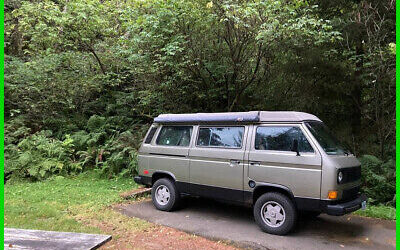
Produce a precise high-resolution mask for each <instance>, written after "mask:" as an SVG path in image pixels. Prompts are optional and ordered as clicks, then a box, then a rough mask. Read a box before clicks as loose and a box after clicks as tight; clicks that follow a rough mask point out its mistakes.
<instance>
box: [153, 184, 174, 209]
mask: <svg viewBox="0 0 400 250" xmlns="http://www.w3.org/2000/svg"><path fill="white" fill-rule="evenodd" d="M155 197H156V201H157V203H158V204H160V205H162V206H165V205H167V204H168V202H169V198H170V197H171V195H170V192H169V189H168V188H167V187H166V186H164V185H160V186H158V187H157V189H156V192H155Z"/></svg>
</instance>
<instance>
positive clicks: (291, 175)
mask: <svg viewBox="0 0 400 250" xmlns="http://www.w3.org/2000/svg"><path fill="white" fill-rule="evenodd" d="M269 125H271V126H277V125H276V124H262V126H269ZM280 125H282V126H299V127H300V128H302V126H301V124H280ZM257 126H258V125H254V126H253V132H252V142H251V145H250V151H249V165H248V167H249V169H248V177H249V179H250V180H254V181H255V182H256V183H270V184H278V185H282V186H285V187H287V188H288V189H289V190H290V191H291V192H292V193H293V195H294V197H295V198H311V199H320V189H321V171H322V168H321V164H322V160H321V155H320V153H319V151H318V150H317V148H316V147H315V144H314V142H313V141H312V140H311V138H309V136H308V135H307V134H306V133H304V129H302V131H303V134H304V135H305V136H306V138H307V140H308V141H309V143H310V144H311V146H312V147H313V149H314V153H300V156H296V152H288V151H286V152H282V151H272V150H256V149H255V146H254V145H255V134H256V132H255V130H256V128H257ZM260 126H261V125H260Z"/></svg>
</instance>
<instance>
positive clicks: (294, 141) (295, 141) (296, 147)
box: [292, 139, 300, 156]
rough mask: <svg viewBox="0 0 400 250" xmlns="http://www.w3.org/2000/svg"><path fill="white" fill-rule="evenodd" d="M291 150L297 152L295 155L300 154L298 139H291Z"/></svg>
mask: <svg viewBox="0 0 400 250" xmlns="http://www.w3.org/2000/svg"><path fill="white" fill-rule="evenodd" d="M292 151H293V152H296V153H297V154H296V156H300V153H299V141H298V140H296V139H294V140H293V144H292Z"/></svg>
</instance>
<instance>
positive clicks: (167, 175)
mask: <svg viewBox="0 0 400 250" xmlns="http://www.w3.org/2000/svg"><path fill="white" fill-rule="evenodd" d="M161 178H168V179H170V180H171V181H173V182H174V183H175V182H176V178H175V175H174V174H173V173H171V172H168V171H156V172H154V173H153V175H152V176H151V184H152V185H153V184H154V182H156V181H157V180H159V179H161Z"/></svg>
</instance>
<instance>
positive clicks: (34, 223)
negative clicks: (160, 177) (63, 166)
mask: <svg viewBox="0 0 400 250" xmlns="http://www.w3.org/2000/svg"><path fill="white" fill-rule="evenodd" d="M136 187H137V184H136V183H134V181H133V180H132V179H127V178H119V179H112V180H107V179H102V178H100V177H99V175H98V174H97V173H95V172H86V173H83V174H80V175H78V176H75V177H68V178H63V177H55V178H53V179H50V180H46V181H42V182H35V183H28V182H23V183H16V184H6V185H5V186H4V207H5V209H4V227H15V228H26V229H41V230H53V231H69V232H85V233H101V231H100V229H99V227H98V226H96V225H95V224H96V223H88V222H87V221H88V220H89V221H95V222H101V221H107V222H113V221H114V220H115V221H118V222H121V221H123V222H124V223H122V224H124V226H125V227H132V228H133V227H134V228H138V229H140V228H143V227H146V226H147V224H146V222H144V221H141V220H135V219H129V218H126V217H124V218H122V215H120V214H118V213H117V212H114V211H112V210H111V209H109V208H107V206H108V205H111V204H113V203H116V202H120V201H122V198H121V197H120V196H119V193H120V192H124V191H127V190H130V189H133V188H136ZM119 224H121V223H119Z"/></svg>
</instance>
